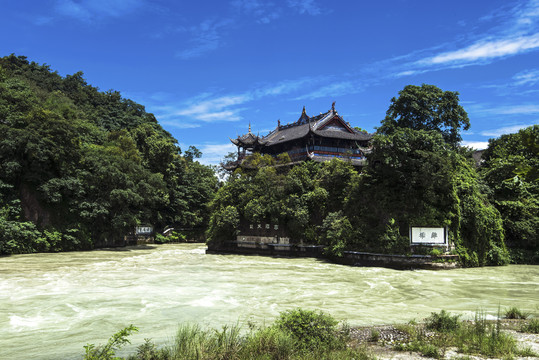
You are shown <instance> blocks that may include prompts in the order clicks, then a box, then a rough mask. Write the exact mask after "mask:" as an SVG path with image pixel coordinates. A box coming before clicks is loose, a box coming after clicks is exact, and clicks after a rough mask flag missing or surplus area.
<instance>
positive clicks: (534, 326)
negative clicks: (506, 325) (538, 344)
mask: <svg viewBox="0 0 539 360" xmlns="http://www.w3.org/2000/svg"><path fill="white" fill-rule="evenodd" d="M520 330H521V331H522V332H527V333H532V334H539V319H531V320H530V321H529V322H528V323H527V324H524V325H523V326H522V328H521V329H520Z"/></svg>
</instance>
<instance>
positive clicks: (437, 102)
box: [378, 84, 470, 146]
mask: <svg viewBox="0 0 539 360" xmlns="http://www.w3.org/2000/svg"><path fill="white" fill-rule="evenodd" d="M458 95H459V93H458V92H456V91H443V90H441V89H440V88H438V87H436V86H434V85H427V84H423V85H421V86H416V85H407V86H405V87H404V89H402V90H401V91H399V97H398V98H392V99H391V105H390V106H389V109H388V110H387V112H386V117H385V119H384V120H382V125H381V126H380V127H379V128H378V133H381V134H391V133H393V132H394V131H395V130H396V129H397V128H408V129H414V130H436V131H438V132H440V133H441V134H442V136H443V138H444V140H445V141H446V142H447V143H448V144H451V145H452V146H457V145H458V143H459V142H460V141H461V140H462V138H461V136H460V129H461V128H462V129H463V130H468V129H469V128H470V120H469V119H468V114H467V113H466V111H465V110H464V108H463V107H462V106H461V105H459V97H458Z"/></svg>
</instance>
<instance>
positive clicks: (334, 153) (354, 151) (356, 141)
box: [226, 103, 372, 168]
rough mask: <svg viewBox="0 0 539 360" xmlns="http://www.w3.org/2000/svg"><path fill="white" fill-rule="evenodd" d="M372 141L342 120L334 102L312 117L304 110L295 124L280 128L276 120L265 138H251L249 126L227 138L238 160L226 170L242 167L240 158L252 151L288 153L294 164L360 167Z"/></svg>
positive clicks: (252, 136)
mask: <svg viewBox="0 0 539 360" xmlns="http://www.w3.org/2000/svg"><path fill="white" fill-rule="evenodd" d="M371 138H372V134H369V133H366V132H362V131H358V130H356V129H354V128H352V127H351V126H350V124H349V123H347V122H346V121H344V120H343V118H342V116H340V115H339V113H338V112H337V110H335V103H333V104H332V106H331V109H330V110H329V111H327V112H325V113H323V114H322V113H321V114H320V115H315V116H309V115H307V113H306V111H305V107H303V111H302V113H301V116H300V117H299V119H298V120H297V121H296V122H293V123H291V124H286V125H281V123H280V121H278V123H277V127H276V128H275V130H273V131H271V132H270V133H269V134H268V135H266V136H258V135H254V134H253V133H252V132H251V125H249V132H248V133H247V134H245V135H241V136H238V137H237V138H236V139H230V141H232V143H233V144H234V145H236V146H237V147H238V160H237V161H236V162H234V163H229V164H227V166H226V167H227V168H235V167H237V166H241V163H242V161H243V159H245V157H246V156H248V155H250V154H251V153H253V152H259V153H261V154H270V155H272V156H277V155H279V154H283V153H288V155H289V156H290V159H291V160H292V162H293V163H294V162H299V161H305V160H313V161H319V162H322V161H327V160H330V159H332V158H342V159H346V160H349V161H350V162H351V163H352V164H353V165H355V166H363V165H365V163H366V159H365V154H366V153H367V152H369V150H370V149H369V146H370V145H369V142H370V140H371Z"/></svg>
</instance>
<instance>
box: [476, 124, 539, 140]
mask: <svg viewBox="0 0 539 360" xmlns="http://www.w3.org/2000/svg"><path fill="white" fill-rule="evenodd" d="M533 125H534V124H523V125H512V126H505V127H502V128H498V129H492V130H485V131H481V135H483V136H491V137H498V136H501V135H505V134H513V133H516V132H518V131H519V130H520V129H524V128H527V127H530V126H533Z"/></svg>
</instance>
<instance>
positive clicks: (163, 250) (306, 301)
mask: <svg viewBox="0 0 539 360" xmlns="http://www.w3.org/2000/svg"><path fill="white" fill-rule="evenodd" d="M538 284H539V266H516V265H512V266H505V267H485V268H475V269H457V270H444V271H429V270H417V271H398V270H391V269H384V268H359V267H348V266H342V265H336V264H331V263H327V262H324V261H321V260H317V259H310V258H298V259H289V258H271V257H261V256H236V255H206V254H205V247H204V246H203V245H200V244H181V245H159V246H157V245H156V246H153V247H152V248H146V249H139V248H128V249H114V250H96V251H90V252H72V253H59V254H31V255H16V256H11V257H2V258H0V334H1V336H0V358H1V359H4V360H6V359H19V358H21V357H24V358H26V359H77V358H78V359H80V358H81V357H82V354H83V353H84V349H83V346H84V345H85V344H87V343H96V344H100V343H105V342H106V340H107V339H108V337H109V336H110V335H112V334H113V333H115V332H116V331H118V330H120V329H122V328H124V327H126V326H128V325H130V324H134V325H136V326H137V327H139V328H140V332H139V333H138V334H136V335H134V336H132V337H131V339H132V341H133V344H134V345H133V346H135V345H137V344H141V343H142V342H143V339H144V338H151V339H152V340H153V341H154V342H156V343H159V344H164V343H167V342H169V341H170V340H171V339H172V337H173V336H174V333H175V331H176V329H177V326H178V324H179V323H183V322H197V323H200V324H203V325H205V326H211V327H220V326H221V325H224V324H231V323H236V322H237V321H238V319H239V320H240V321H241V322H246V321H254V322H256V323H259V324H263V323H266V324H269V323H271V322H272V320H273V319H275V317H276V316H277V315H278V314H279V312H281V311H283V310H287V309H292V308H296V307H302V308H306V309H320V310H323V311H325V312H328V313H330V314H332V315H333V316H334V317H336V318H337V319H339V320H346V321H348V323H349V324H351V325H370V324H386V323H394V322H406V321H409V320H411V319H417V320H421V319H422V318H425V317H426V316H428V315H429V314H430V313H431V312H434V311H436V312H438V311H439V310H440V309H445V310H448V311H450V312H453V313H458V314H462V315H463V316H464V317H473V314H474V313H475V312H476V311H478V310H480V311H484V312H486V313H487V314H490V315H492V316H494V315H496V313H497V312H498V308H501V309H502V311H503V310H504V309H506V308H508V307H510V306H517V307H519V308H520V309H522V310H527V311H530V312H534V313H537V312H538V311H539V308H538V295H539V291H538V290H539V288H538V287H539V285H538Z"/></svg>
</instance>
